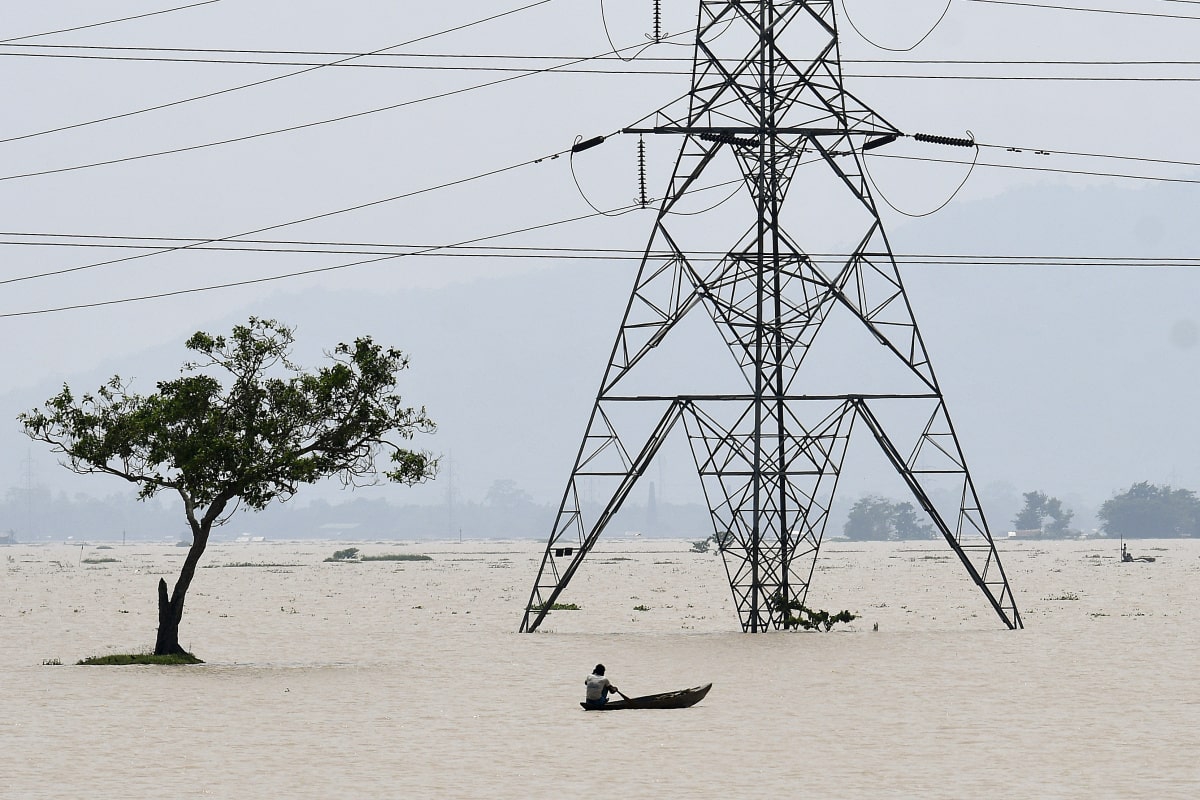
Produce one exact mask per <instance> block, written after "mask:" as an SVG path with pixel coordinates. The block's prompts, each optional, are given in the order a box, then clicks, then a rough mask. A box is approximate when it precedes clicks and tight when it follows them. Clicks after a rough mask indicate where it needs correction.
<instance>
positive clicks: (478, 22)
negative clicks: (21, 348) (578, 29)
mask: <svg viewBox="0 0 1200 800" xmlns="http://www.w3.org/2000/svg"><path fill="white" fill-rule="evenodd" d="M208 1H209V2H217V1H218V0H208ZM551 2H554V0H537V2H534V3H529V4H528V5H524V6H520V7H518V8H514V9H510V10H508V11H502V12H500V13H499V14H492V15H491V16H488V17H483V18H481V19H477V20H473V21H471V22H467V23H463V24H461V25H456V26H454V27H452V28H446V29H444V30H440V31H436V32H435V33H427V34H425V35H423V36H418V37H416V38H415V39H409V40H407V41H404V42H399V43H397V44H392V45H388V46H387V47H383V48H380V49H378V50H375V51H372V52H370V53H351V54H345V55H344V56H342V57H340V58H339V59H338V60H336V61H333V62H329V63H317V64H307V65H304V66H305V67H306V68H305V69H301V70H296V71H294V72H288V73H285V74H283V75H275V76H273V77H271V78H264V79H263V80H258V81H251V82H250V83H243V84H239V85H237V86H230V87H227V88H225V89H218V90H217V91H215V92H206V93H204V94H198V95H193V96H191V97H185V98H183V99H181V100H173V101H171V102H169V103H160V104H158V105H154V106H149V107H147V108H139V109H136V110H134V111H126V112H124V113H121V114H110V115H109V116H107V117H100V118H99V119H92V120H87V121H85V122H76V123H73V124H71V125H62V126H59V127H57V128H49V129H47V130H42V131H35V132H33V133H26V134H22V135H20V136H10V137H8V138H6V139H0V144H3V143H5V142H15V141H18V140H20V139H29V138H31V137H34V136H44V135H46V134H49V133H59V132H60V131H69V130H73V129H75V128H83V127H86V126H88V125H96V124H98V123H101V122H110V121H112V120H117V119H125V118H126V117H133V116H136V115H138V114H145V113H148V112H150V111H159V110H161V109H164V108H172V107H174V106H180V105H183V104H184V103H191V102H194V101H197V100H206V99H208V98H210V97H217V96H219V95H223V94H229V93H230V92H237V91H241V90H242V89H250V88H253V87H255V86H262V85H264V84H267V83H274V82H275V81H282V80H286V79H287V78H294V77H296V76H297V75H304V74H306V73H309V72H313V71H315V70H318V69H322V68H324V67H331V66H344V65H345V64H347V63H348V62H350V61H353V60H354V59H357V58H366V57H367V56H377V55H382V54H384V53H385V52H386V51H388V50H395V49H396V48H398V47H407V46H408V45H411V44H416V43H418V42H424V41H427V40H429V39H434V38H437V37H438V36H444V35H446V34H449V33H455V32H457V31H461V30H465V29H467V28H471V27H474V26H475V25H482V24H483V23H485V22H491V21H493V20H496V19H500V18H501V17H507V16H510V15H512V14H517V13H519V12H521V11H527V10H529V9H531V8H536V7H537V6H541V5H545V4H546V3H551ZM200 5H203V4H200ZM185 8H190V6H185ZM159 13H162V12H159ZM39 35H41V34H39ZM0 44H3V42H0ZM123 49H124V48H123ZM194 52H199V51H194ZM0 55H8V54H7V53H0ZM147 60H150V59H147Z"/></svg>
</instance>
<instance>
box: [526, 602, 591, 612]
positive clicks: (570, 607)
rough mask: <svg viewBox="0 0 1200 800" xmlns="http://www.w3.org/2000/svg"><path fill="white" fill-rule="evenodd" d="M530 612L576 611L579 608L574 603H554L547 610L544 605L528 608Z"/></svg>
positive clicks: (538, 604) (539, 604)
mask: <svg viewBox="0 0 1200 800" xmlns="http://www.w3.org/2000/svg"><path fill="white" fill-rule="evenodd" d="M529 610H530V611H542V610H545V611H578V610H579V606H578V605H576V604H575V603H554V604H553V605H551V606H550V607H549V608H546V604H545V603H537V604H535V605H532V606H530V607H529Z"/></svg>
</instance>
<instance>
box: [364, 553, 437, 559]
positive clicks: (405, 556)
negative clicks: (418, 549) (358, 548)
mask: <svg viewBox="0 0 1200 800" xmlns="http://www.w3.org/2000/svg"><path fill="white" fill-rule="evenodd" d="M362 560H363V561H433V556H426V555H422V554H420V553H383V554H381V555H377V556H363V557H362Z"/></svg>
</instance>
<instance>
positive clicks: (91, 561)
mask: <svg viewBox="0 0 1200 800" xmlns="http://www.w3.org/2000/svg"><path fill="white" fill-rule="evenodd" d="M83 563H84V564H120V563H121V559H119V558H85V559H83Z"/></svg>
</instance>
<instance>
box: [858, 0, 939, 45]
mask: <svg viewBox="0 0 1200 800" xmlns="http://www.w3.org/2000/svg"><path fill="white" fill-rule="evenodd" d="M952 2H954V0H946V7H945V8H943V9H942V13H941V15H940V16H939V17H938V18H937V21H936V22H934V23H933V27H931V28H930V29H929V30H927V31H925V35H924V36H922V37H921V38H920V39H917V41H916V42H914V43H913V44H911V45H909V46H908V47H888V46H887V45H884V44H880V43H879V42H877V41H875V40H874V39H872V38H871V37H869V36H867V35H866V34H865V33H863V32H862V29H861V28H859V27H858V25H856V24H854V18H853V17H851V16H850V8H849V6H847V5H846V0H842V16H843V17H845V19H846V22H849V23H850V27H851V28H853V29H854V32H855V33H857V34H858V35H859V36H860V37H861V38H862V40H863V41H865V42H866V43H867V44H869V45H871V46H872V47H877V48H879V49H880V50H886V51H888V52H889V53H909V52H911V51H913V50H916V49H917V48H918V47H920V46H921V43H922V42H924V41H925V40H926V39H928V38H929V37H930V36H932V35H933V32H934V31H936V30H937V29H938V26H939V25H941V24H942V20H944V19H945V18H946V15H947V14H949V13H950V4H951V3H952Z"/></svg>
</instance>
